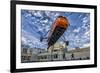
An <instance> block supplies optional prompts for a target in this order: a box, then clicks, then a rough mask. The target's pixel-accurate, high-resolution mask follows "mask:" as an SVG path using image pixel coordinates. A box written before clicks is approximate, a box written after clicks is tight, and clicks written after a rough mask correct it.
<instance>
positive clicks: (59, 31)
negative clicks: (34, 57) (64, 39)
mask: <svg viewBox="0 0 100 73" xmlns="http://www.w3.org/2000/svg"><path fill="white" fill-rule="evenodd" d="M69 25H70V24H69V21H68V19H67V18H66V17H64V16H58V17H57V18H56V20H55V21H54V23H53V24H52V27H51V30H50V32H49V35H48V39H47V42H48V48H49V47H50V46H52V45H54V44H55V43H56V41H57V40H58V39H59V38H60V37H61V36H62V35H63V33H64V32H65V30H66V29H67V28H68V26H69ZM48 48H47V49H48Z"/></svg>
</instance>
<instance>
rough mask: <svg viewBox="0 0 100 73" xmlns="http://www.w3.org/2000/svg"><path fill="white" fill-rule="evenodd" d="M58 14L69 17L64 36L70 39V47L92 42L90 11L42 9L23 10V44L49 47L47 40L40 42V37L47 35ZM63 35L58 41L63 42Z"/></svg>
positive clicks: (86, 44) (83, 45)
mask: <svg viewBox="0 0 100 73" xmlns="http://www.w3.org/2000/svg"><path fill="white" fill-rule="evenodd" d="M57 16H64V17H66V18H68V20H69V23H70V26H69V27H68V29H67V30H66V31H65V33H64V34H63V36H64V37H65V40H66V41H69V46H68V47H69V48H75V47H88V46H89V44H90V13H82V12H81V13H79V12H58V11H41V10H21V34H22V37H21V38H22V39H21V42H22V45H27V46H29V47H30V48H33V47H36V48H47V41H46V40H44V41H43V42H40V37H41V36H42V37H44V38H45V37H47V36H48V32H49V30H50V27H51V25H52V23H53V22H54V20H55V19H56V18H57ZM63 36H61V38H60V39H59V40H58V42H63V41H62V39H63Z"/></svg>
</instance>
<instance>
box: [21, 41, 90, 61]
mask: <svg viewBox="0 0 100 73" xmlns="http://www.w3.org/2000/svg"><path fill="white" fill-rule="evenodd" d="M21 57H22V62H46V61H64V60H65V61H68V60H87V59H90V47H87V48H78V49H74V50H69V51H68V50H67V46H66V44H63V45H62V44H61V43H56V44H55V45H54V46H51V47H50V48H49V49H48V50H46V49H40V48H31V49H30V48H23V49H22V55H21Z"/></svg>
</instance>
